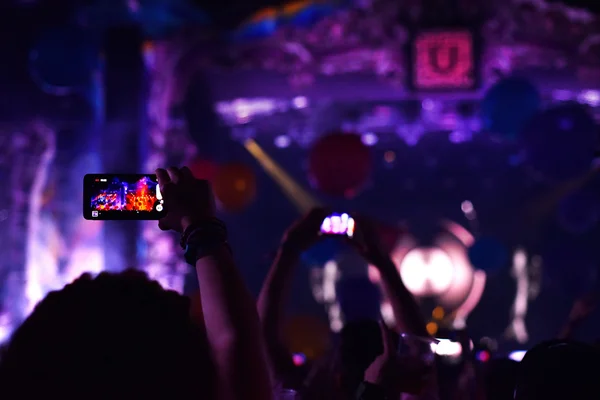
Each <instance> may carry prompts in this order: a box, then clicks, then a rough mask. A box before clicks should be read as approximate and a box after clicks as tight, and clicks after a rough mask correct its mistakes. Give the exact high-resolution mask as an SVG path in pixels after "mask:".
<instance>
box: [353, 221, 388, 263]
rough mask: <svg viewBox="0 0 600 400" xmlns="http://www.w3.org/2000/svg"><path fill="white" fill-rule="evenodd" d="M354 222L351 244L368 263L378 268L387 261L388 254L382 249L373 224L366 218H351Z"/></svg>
mask: <svg viewBox="0 0 600 400" xmlns="http://www.w3.org/2000/svg"><path fill="white" fill-rule="evenodd" d="M353 218H354V221H355V222H356V229H355V232H354V236H353V237H352V238H351V239H350V242H351V244H352V245H353V246H354V247H355V248H356V249H357V250H358V252H359V253H360V254H361V255H362V256H363V257H364V258H365V260H367V261H368V262H369V263H371V264H373V265H375V266H377V267H379V266H381V264H382V263H383V262H385V261H387V260H388V259H389V254H388V253H387V252H386V251H385V250H384V249H383V246H382V244H381V240H380V238H379V234H378V232H377V228H376V227H375V224H374V223H373V222H372V221H370V220H369V219H367V218H364V217H361V216H353Z"/></svg>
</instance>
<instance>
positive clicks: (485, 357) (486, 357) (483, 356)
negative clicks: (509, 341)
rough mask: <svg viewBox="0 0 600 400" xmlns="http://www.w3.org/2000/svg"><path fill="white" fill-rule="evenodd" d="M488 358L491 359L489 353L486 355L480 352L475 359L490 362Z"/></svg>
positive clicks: (485, 352)
mask: <svg viewBox="0 0 600 400" xmlns="http://www.w3.org/2000/svg"><path fill="white" fill-rule="evenodd" d="M490 358H492V357H491V356H490V353H488V352H487V351H485V350H484V351H480V352H479V353H477V359H478V360H479V361H481V362H488V361H490Z"/></svg>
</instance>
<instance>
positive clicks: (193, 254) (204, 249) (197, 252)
mask: <svg viewBox="0 0 600 400" xmlns="http://www.w3.org/2000/svg"><path fill="white" fill-rule="evenodd" d="M221 246H225V248H226V249H227V251H229V253H230V254H231V253H232V251H231V246H229V243H227V241H219V242H212V243H204V244H202V245H201V244H196V243H190V244H188V245H187V246H186V247H185V252H184V253H183V258H184V259H185V262H186V263H188V264H189V265H191V266H192V267H194V266H196V262H197V261H198V260H200V259H201V258H204V257H207V256H209V255H211V254H214V252H215V250H218V249H219V248H220V247H221Z"/></svg>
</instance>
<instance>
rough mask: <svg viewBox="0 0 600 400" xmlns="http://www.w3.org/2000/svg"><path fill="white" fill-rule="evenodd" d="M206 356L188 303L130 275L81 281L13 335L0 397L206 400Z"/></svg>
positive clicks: (0, 372) (44, 304)
mask: <svg viewBox="0 0 600 400" xmlns="http://www.w3.org/2000/svg"><path fill="white" fill-rule="evenodd" d="M208 354H209V352H208V347H207V342H206V337H205V335H204V333H203V330H202V329H201V327H198V326H197V325H194V324H193V323H192V321H191V318H190V316H189V301H188V299H187V298H185V297H183V296H181V295H179V294H178V293H176V292H173V291H167V290H164V289H163V288H162V287H161V286H160V285H159V284H158V283H157V282H155V281H151V280H149V279H148V277H147V276H146V274H145V273H142V272H139V271H135V270H129V271H125V272H123V273H118V274H113V273H102V274H100V275H98V276H97V277H96V278H92V277H91V276H90V275H87V274H84V275H82V276H81V277H80V278H79V279H77V280H75V281H74V282H73V283H71V284H69V285H67V286H65V287H64V288H63V289H61V290H59V291H55V292H51V293H49V294H48V295H47V296H46V297H45V298H44V299H43V300H42V301H41V302H40V303H39V304H38V305H37V306H36V308H35V310H34V311H33V312H32V314H31V315H30V316H29V317H28V318H27V319H26V320H25V321H24V322H23V324H22V325H21V326H20V327H19V328H18V329H17V330H16V331H15V332H14V334H13V336H12V338H11V340H10V342H9V343H8V346H7V347H6V349H5V351H4V354H3V356H2V360H1V364H0V387H2V392H3V395H4V398H39V397H40V396H41V395H43V396H44V397H56V398H59V397H60V398H68V399H71V398H73V399H75V398H77V399H84V398H88V399H89V398H126V397H129V398H173V399H180V398H188V397H190V398H191V397H195V398H198V397H200V398H204V399H209V398H211V397H212V385H210V384H208V382H212V377H211V376H210V374H211V372H212V371H213V369H212V368H211V361H210V357H209V356H208ZM199 391H200V392H199Z"/></svg>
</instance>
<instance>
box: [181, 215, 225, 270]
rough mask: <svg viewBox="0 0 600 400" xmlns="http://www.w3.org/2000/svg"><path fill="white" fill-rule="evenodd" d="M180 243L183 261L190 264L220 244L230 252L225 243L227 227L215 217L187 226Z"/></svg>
mask: <svg viewBox="0 0 600 400" xmlns="http://www.w3.org/2000/svg"><path fill="white" fill-rule="evenodd" d="M180 245H181V247H182V248H183V249H184V250H185V252H184V254H183V257H184V259H185V262H186V263H188V264H190V265H191V266H195V265H196V261H198V260H199V259H201V258H203V257H206V256H208V255H210V254H212V253H213V252H214V251H215V250H216V249H218V248H219V247H221V246H225V247H226V248H227V249H228V250H229V252H230V253H231V247H230V246H229V244H228V243H227V228H226V227H225V224H224V223H223V222H221V221H220V220H218V219H217V218H213V219H210V220H206V221H204V222H203V223H200V224H194V225H191V226H189V227H188V228H187V229H186V230H185V231H184V233H183V235H181V242H180Z"/></svg>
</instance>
